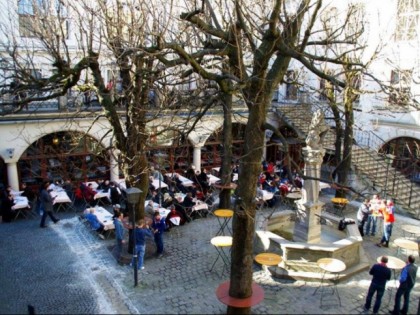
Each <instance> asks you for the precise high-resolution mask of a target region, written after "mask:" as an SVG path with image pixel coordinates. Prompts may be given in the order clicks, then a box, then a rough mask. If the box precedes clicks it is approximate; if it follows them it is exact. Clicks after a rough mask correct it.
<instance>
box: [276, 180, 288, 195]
mask: <svg viewBox="0 0 420 315" xmlns="http://www.w3.org/2000/svg"><path fill="white" fill-rule="evenodd" d="M290 189H291V186H290V184H289V181H288V180H287V179H286V180H284V181H282V182H281V183H280V186H279V190H280V194H281V195H282V196H283V197H284V196H286V195H287V194H288V193H289V192H290Z"/></svg>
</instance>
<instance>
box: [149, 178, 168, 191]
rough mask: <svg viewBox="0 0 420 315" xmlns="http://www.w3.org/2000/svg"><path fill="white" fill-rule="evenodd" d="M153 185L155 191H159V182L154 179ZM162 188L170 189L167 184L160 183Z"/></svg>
mask: <svg viewBox="0 0 420 315" xmlns="http://www.w3.org/2000/svg"><path fill="white" fill-rule="evenodd" d="M152 185H153V187H155V189H159V180H158V179H154V180H153V182H152ZM160 188H168V185H166V184H165V182H163V181H160Z"/></svg>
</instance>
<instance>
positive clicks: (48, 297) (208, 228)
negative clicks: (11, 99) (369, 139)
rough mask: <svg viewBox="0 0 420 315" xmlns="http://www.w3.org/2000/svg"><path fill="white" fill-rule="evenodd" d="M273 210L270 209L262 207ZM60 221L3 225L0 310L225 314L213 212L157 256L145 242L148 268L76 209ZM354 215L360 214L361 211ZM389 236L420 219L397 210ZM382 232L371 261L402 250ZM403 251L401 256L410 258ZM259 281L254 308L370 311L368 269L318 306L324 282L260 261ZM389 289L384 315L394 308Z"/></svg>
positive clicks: (179, 232)
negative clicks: (260, 295)
mask: <svg viewBox="0 0 420 315" xmlns="http://www.w3.org/2000/svg"><path fill="white" fill-rule="evenodd" d="M263 211H266V213H268V211H271V210H269V209H268V210H263ZM58 216H59V217H60V218H61V221H60V222H59V223H58V224H52V222H49V227H48V228H46V229H41V228H39V219H18V220H16V221H14V222H12V223H7V224H6V223H3V224H0V234H1V236H0V261H1V265H0V283H1V288H2V289H1V290H0V313H2V314H16V313H19V314H22V313H27V306H28V304H30V305H32V306H34V307H35V312H36V313H37V314H65V313H66V314H69V313H71V314H93V313H96V314H98V313H102V314H186V313H188V314H223V313H225V312H226V306H225V305H223V304H221V303H220V302H219V301H218V300H217V298H216V296H215V290H216V288H217V287H218V285H219V284H220V283H222V282H224V281H226V280H228V278H229V277H228V273H227V272H225V273H224V274H222V270H223V265H222V261H221V260H220V259H219V261H218V262H217V263H216V266H215V268H214V270H213V271H212V272H210V271H209V270H210V267H211V265H212V264H213V262H214V260H215V259H216V257H217V252H216V250H215V249H214V248H213V246H212V245H211V244H210V239H211V238H212V237H214V236H215V234H216V232H217V230H218V227H219V223H218V221H217V219H216V218H215V217H208V218H200V219H197V220H195V221H193V222H191V223H188V224H186V225H184V226H181V227H176V228H174V229H172V230H171V231H170V232H168V233H165V235H164V246H165V252H164V256H163V257H162V258H156V257H155V256H154V250H155V247H154V243H153V241H152V240H150V241H149V242H148V243H147V247H148V250H147V256H146V260H145V269H144V270H141V271H139V273H138V275H139V285H138V286H137V287H134V272H133V269H132V268H130V267H129V266H128V265H119V264H117V262H116V261H115V259H114V257H113V256H112V253H111V251H110V248H112V246H113V245H114V242H115V241H114V240H113V239H108V240H101V239H99V238H98V237H97V236H96V235H95V234H94V233H92V232H91V231H89V229H87V228H86V226H85V225H84V224H83V223H82V222H80V221H79V219H78V216H77V214H74V213H59V214H58ZM348 217H351V218H355V213H351V214H349V215H348ZM396 220H397V221H396V224H395V226H394V231H393V235H392V238H391V240H393V239H395V238H397V237H398V236H401V235H402V231H401V229H400V228H399V226H400V225H402V224H419V221H417V220H414V219H410V218H407V217H402V216H400V215H397V216H396ZM378 240H379V236H378V237H366V238H365V240H364V248H365V251H366V253H367V255H368V256H369V258H370V261H371V262H372V264H373V263H374V262H375V260H376V257H378V256H380V255H384V254H387V255H396V248H395V246H394V245H393V243H392V242H391V246H390V248H379V247H377V246H375V244H376V243H377V242H378ZM405 257H406V255H405V253H402V254H400V258H402V259H405ZM253 268H254V281H255V282H257V283H258V284H260V285H261V286H262V287H263V288H264V292H265V299H264V301H263V302H262V303H260V304H259V305H257V306H255V307H253V308H252V312H253V313H255V314H364V312H363V304H364V301H365V298H366V293H367V290H368V287H369V284H370V280H371V276H369V274H368V271H364V272H361V273H359V274H357V275H355V276H353V277H351V278H350V279H348V280H347V281H344V282H341V283H340V284H339V285H338V290H339V292H340V296H341V303H342V306H341V307H340V306H331V307H324V308H321V307H320V296H319V294H315V295H314V291H315V289H316V287H317V286H318V285H319V283H318V282H305V281H290V280H283V279H276V278H273V277H272V276H271V274H270V273H269V272H267V271H265V270H262V269H261V267H260V266H258V265H256V264H255V265H254V267H253ZM396 285H397V284H396V283H395V282H393V281H392V282H390V283H388V288H390V287H393V292H392V296H391V295H389V291H387V292H386V293H385V295H384V298H383V302H382V307H381V309H380V311H379V313H380V314H388V313H389V308H392V307H393V304H394V302H393V299H394V295H395V290H396V289H395V288H396ZM419 297H420V289H419V285H418V284H417V285H416V286H415V288H414V289H413V291H412V294H411V304H410V313H417V308H418V304H419Z"/></svg>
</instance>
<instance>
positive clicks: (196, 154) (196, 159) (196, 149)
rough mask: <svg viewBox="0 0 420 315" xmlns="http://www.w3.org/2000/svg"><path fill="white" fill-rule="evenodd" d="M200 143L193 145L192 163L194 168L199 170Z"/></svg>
mask: <svg viewBox="0 0 420 315" xmlns="http://www.w3.org/2000/svg"><path fill="white" fill-rule="evenodd" d="M201 147H202V146H201V145H194V152H193V165H194V166H195V169H196V170H201Z"/></svg>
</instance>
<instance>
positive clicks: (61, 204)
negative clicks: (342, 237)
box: [50, 188, 72, 212]
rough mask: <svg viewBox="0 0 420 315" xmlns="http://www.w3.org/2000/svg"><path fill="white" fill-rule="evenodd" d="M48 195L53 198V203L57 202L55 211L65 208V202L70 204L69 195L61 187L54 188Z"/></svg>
mask: <svg viewBox="0 0 420 315" xmlns="http://www.w3.org/2000/svg"><path fill="white" fill-rule="evenodd" d="M50 196H51V197H52V198H54V200H53V205H56V204H58V206H57V208H56V209H55V211H56V212H59V211H60V210H64V209H65V204H67V203H68V204H71V202H72V201H71V199H70V197H69V195H68V194H67V193H66V191H65V190H64V189H63V188H56V189H54V190H53V191H51V192H50Z"/></svg>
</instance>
